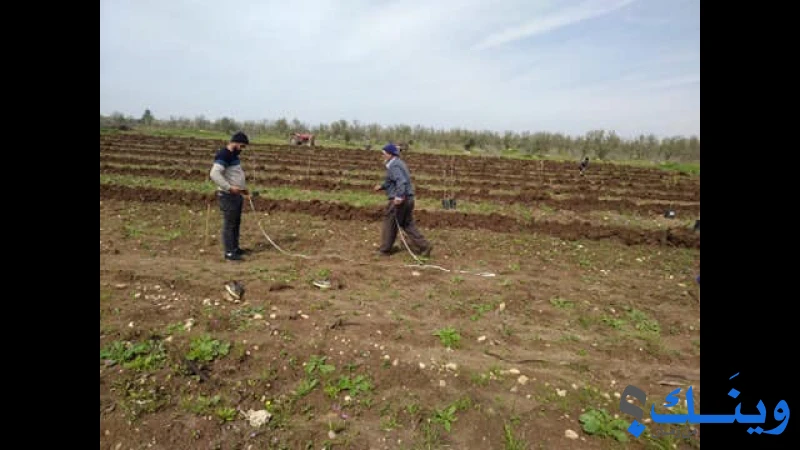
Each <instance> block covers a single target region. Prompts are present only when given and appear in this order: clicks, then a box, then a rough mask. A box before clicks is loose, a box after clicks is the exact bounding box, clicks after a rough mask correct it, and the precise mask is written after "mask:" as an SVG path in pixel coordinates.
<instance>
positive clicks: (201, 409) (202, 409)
mask: <svg viewBox="0 0 800 450" xmlns="http://www.w3.org/2000/svg"><path fill="white" fill-rule="evenodd" d="M220 400H221V399H220V396H219V395H215V396H213V397H205V396H203V395H198V396H197V398H194V397H189V398H188V399H185V400H183V401H182V402H181V406H182V407H183V408H184V409H186V410H187V411H190V412H193V413H195V414H198V415H208V414H210V411H211V408H212V407H214V406H217V405H218V404H219V402H220Z"/></svg>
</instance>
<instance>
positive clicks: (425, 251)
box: [420, 244, 433, 258]
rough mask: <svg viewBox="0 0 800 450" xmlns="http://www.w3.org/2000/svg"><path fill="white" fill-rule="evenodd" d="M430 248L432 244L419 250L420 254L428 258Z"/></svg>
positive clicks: (431, 248)
mask: <svg viewBox="0 0 800 450" xmlns="http://www.w3.org/2000/svg"><path fill="white" fill-rule="evenodd" d="M431 250H433V244H431V245H429V246H428V247H427V248H426V249H425V250H423V251H422V252H420V255H421V256H424V257H426V258H428V257H430V256H431Z"/></svg>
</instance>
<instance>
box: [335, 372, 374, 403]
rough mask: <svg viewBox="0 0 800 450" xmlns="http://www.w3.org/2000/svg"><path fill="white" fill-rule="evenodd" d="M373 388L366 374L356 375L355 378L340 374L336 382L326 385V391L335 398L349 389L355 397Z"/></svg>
mask: <svg viewBox="0 0 800 450" xmlns="http://www.w3.org/2000/svg"><path fill="white" fill-rule="evenodd" d="M371 389H372V382H371V381H370V380H369V378H367V377H366V376H365V375H356V377H355V378H350V377H349V376H340V377H339V380H338V381H337V382H335V383H333V382H331V383H328V385H327V386H326V387H325V393H326V394H328V396H330V397H331V398H335V397H336V396H337V395H338V394H339V393H340V392H342V391H349V392H350V395H351V396H353V397H355V396H357V395H358V394H360V393H362V392H369V391H370V390H371Z"/></svg>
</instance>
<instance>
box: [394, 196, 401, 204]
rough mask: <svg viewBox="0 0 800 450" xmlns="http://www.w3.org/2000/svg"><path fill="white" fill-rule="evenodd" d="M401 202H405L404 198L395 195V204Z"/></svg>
mask: <svg viewBox="0 0 800 450" xmlns="http://www.w3.org/2000/svg"><path fill="white" fill-rule="evenodd" d="M401 203H403V199H402V198H400V197H395V198H394V204H395V205H399V204H401Z"/></svg>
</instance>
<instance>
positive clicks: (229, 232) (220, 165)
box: [210, 131, 250, 261]
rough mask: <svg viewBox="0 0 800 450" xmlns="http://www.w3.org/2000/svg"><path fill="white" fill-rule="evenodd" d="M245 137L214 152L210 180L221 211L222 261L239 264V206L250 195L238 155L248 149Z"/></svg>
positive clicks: (235, 138) (240, 135)
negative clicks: (223, 258) (223, 259)
mask: <svg viewBox="0 0 800 450" xmlns="http://www.w3.org/2000/svg"><path fill="white" fill-rule="evenodd" d="M249 144H250V140H249V139H248V138H247V135H246V134H244V133H242V132H241V131H240V132H237V133H236V134H234V135H233V136H232V137H231V140H230V142H228V145H226V146H225V147H222V148H221V149H219V151H217V154H216V155H215V156H214V164H213V165H212V166H211V174H210V176H211V180H212V181H214V183H215V184H216V185H217V199H218V200H219V208H220V211H222V244H223V246H224V249H225V259H226V260H228V261H239V260H241V259H242V255H244V254H245V253H246V251H245V250H243V249H241V248H240V247H239V230H240V228H241V224H242V205H243V204H244V198H243V196H245V195H250V193H249V192H248V190H247V185H246V182H245V175H244V170H243V169H242V164H241V161H239V154H240V153H241V152H242V150H244V149H245V148H247V146H248V145H249Z"/></svg>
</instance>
